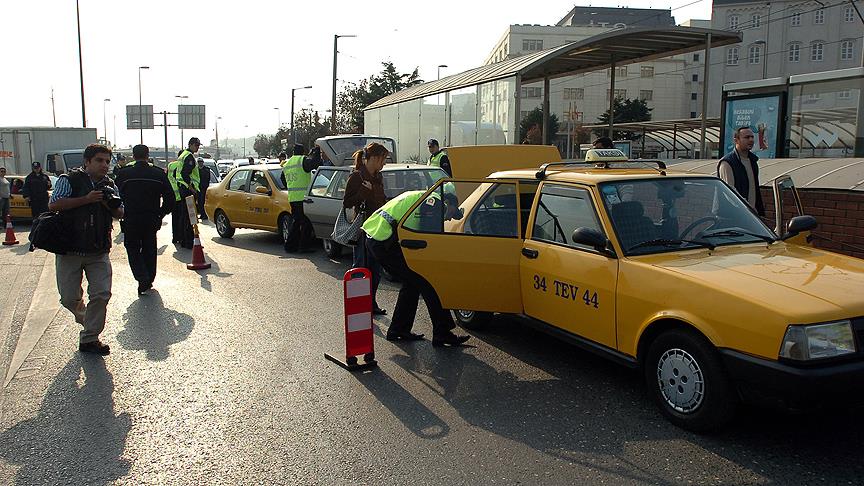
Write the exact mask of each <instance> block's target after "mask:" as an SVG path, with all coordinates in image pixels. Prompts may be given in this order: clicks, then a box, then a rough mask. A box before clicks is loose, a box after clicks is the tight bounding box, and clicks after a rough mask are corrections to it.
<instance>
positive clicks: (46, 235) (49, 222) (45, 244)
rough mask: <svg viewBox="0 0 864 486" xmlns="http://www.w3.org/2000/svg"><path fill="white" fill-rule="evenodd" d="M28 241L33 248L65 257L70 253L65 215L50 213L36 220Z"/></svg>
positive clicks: (43, 214)
mask: <svg viewBox="0 0 864 486" xmlns="http://www.w3.org/2000/svg"><path fill="white" fill-rule="evenodd" d="M28 239H29V240H30V244H31V245H32V246H33V247H35V248H39V249H40V250H45V251H47V252H51V253H56V254H57V255H65V254H66V252H67V251H69V242H68V240H67V237H66V228H65V226H64V225H63V215H62V214H61V213H59V212H55V211H49V212H46V213H42V214H40V215H39V217H38V218H36V219H34V220H33V226H32V227H31V228H30V236H29V237H28ZM31 251H32V250H31Z"/></svg>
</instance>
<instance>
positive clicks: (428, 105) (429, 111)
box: [420, 94, 449, 160]
mask: <svg viewBox="0 0 864 486" xmlns="http://www.w3.org/2000/svg"><path fill="white" fill-rule="evenodd" d="M446 99H447V95H445V94H439V95H434V96H427V97H425V98H423V106H422V107H421V108H420V141H421V143H422V145H421V146H422V150H423V152H421V154H422V155H423V156H422V157H421V158H422V159H423V160H429V151H428V150H427V149H426V141H427V140H429V139H430V138H434V139H435V140H438V143H439V144H440V145H441V147H446V146H447V145H448V144H449V141H448V140H447V133H446V132H447V105H446V104H445V100H446Z"/></svg>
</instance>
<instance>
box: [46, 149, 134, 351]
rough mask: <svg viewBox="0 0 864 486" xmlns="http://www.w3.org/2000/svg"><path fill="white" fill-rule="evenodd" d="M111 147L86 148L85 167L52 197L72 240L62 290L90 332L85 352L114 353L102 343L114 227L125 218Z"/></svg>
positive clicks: (60, 264) (83, 336)
mask: <svg viewBox="0 0 864 486" xmlns="http://www.w3.org/2000/svg"><path fill="white" fill-rule="evenodd" d="M110 161H111V149H109V148H108V147H106V146H104V145H98V144H91V145H88V146H87V148H86V149H84V166H83V167H82V168H77V169H72V170H71V171H69V173H68V174H64V175H62V176H60V178H59V179H58V180H57V187H56V188H54V193H53V194H51V202H50V203H49V204H48V209H49V210H51V211H60V213H61V214H62V215H63V225H64V227H65V228H66V230H65V234H66V235H67V236H68V245H67V248H68V251H67V252H66V254H64V255H57V261H56V269H57V290H58V291H59V292H60V303H61V304H63V307H65V308H67V309H69V311H70V312H72V314H73V315H74V316H75V322H77V323H79V324H81V325H82V326H83V327H84V328H83V329H82V330H81V333H80V335H79V344H78V350H79V351H81V352H82V353H96V354H102V355H105V354H108V353H109V352H110V348H109V347H108V345H107V344H103V343H102V342H101V341H100V340H99V334H101V333H102V330H103V329H105V313H106V309H107V307H108V301H109V300H110V299H111V273H112V272H111V260H110V259H109V258H108V253H109V252H110V251H111V224H112V220H111V218H112V216H113V217H114V218H121V217H123V206H122V204H120V201H119V200H118V199H117V198H116V195H115V197H114V198H112V197H111V194H112V193H115V194H116V189H115V187H114V183H113V182H112V181H111V179H110V178H108V177H107V175H108V164H109V162H110ZM85 274H86V275H87V295H88V297H89V301H88V302H87V304H86V305H85V304H84V301H83V300H82V298H83V295H84V291H83V290H82V288H81V279H82V277H83V276H84V275H85Z"/></svg>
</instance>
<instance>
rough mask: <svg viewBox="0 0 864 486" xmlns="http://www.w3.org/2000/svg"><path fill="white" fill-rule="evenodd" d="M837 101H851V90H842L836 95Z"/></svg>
mask: <svg viewBox="0 0 864 486" xmlns="http://www.w3.org/2000/svg"><path fill="white" fill-rule="evenodd" d="M837 99H840V100H851V99H852V90H851V89H844V90H843V91H841V92H839V93H837Z"/></svg>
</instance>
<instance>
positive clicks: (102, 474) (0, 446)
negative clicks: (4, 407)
mask: <svg viewBox="0 0 864 486" xmlns="http://www.w3.org/2000/svg"><path fill="white" fill-rule="evenodd" d="M82 371H83V374H82ZM113 392H114V379H113V377H112V376H111V373H110V372H109V371H108V370H107V369H106V368H105V360H104V359H103V358H102V357H101V356H93V355H84V354H80V353H75V355H74V356H73V357H72V359H71V360H70V361H69V363H68V364H67V365H66V366H65V367H64V368H63V370H61V371H60V373H59V374H58V375H57V377H56V378H55V379H54V382H53V383H52V384H51V386H50V387H49V388H48V391H47V393H46V394H45V400H44V401H43V402H42V407H41V408H40V410H39V413H38V415H37V416H36V417H35V418H32V419H30V420H25V421H23V422H20V423H18V424H17V425H15V426H14V427H12V428H10V429H9V430H6V431H5V432H3V433H2V434H0V457H3V458H4V459H5V460H6V461H8V462H9V463H10V464H15V465H18V466H20V469H19V470H18V474H17V475H16V481H15V482H16V483H18V484H109V483H112V482H114V481H116V480H117V479H119V478H121V477H123V476H126V475H127V474H128V472H129V469H130V464H129V462H128V461H126V460H125V459H122V455H123V450H124V448H125V446H126V437H127V436H128V435H129V431H130V429H131V426H132V425H131V419H130V417H129V415H128V414H126V413H122V414H120V415H115V414H114V401H113V398H112V393H113Z"/></svg>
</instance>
